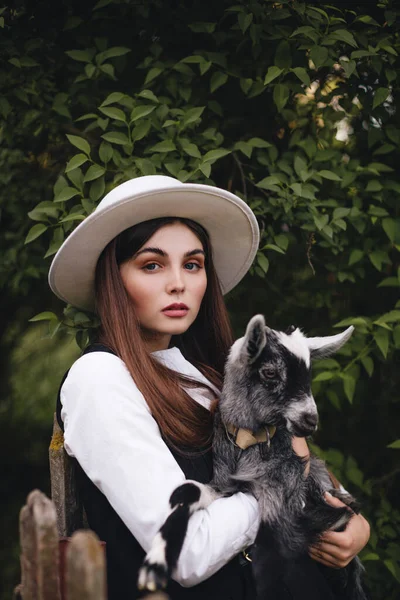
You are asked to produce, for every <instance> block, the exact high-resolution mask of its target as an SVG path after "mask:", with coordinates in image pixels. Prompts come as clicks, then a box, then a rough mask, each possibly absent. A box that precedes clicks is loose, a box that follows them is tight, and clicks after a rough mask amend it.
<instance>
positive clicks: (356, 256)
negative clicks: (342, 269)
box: [349, 249, 364, 266]
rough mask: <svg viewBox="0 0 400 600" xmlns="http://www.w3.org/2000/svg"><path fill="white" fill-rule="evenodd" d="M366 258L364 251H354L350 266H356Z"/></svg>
mask: <svg viewBox="0 0 400 600" xmlns="http://www.w3.org/2000/svg"><path fill="white" fill-rule="evenodd" d="M363 256H364V252H363V251H362V250H358V249H355V250H352V251H351V253H350V257H349V266H351V265H354V264H355V263H357V262H358V261H359V260H361V259H362V257H363Z"/></svg>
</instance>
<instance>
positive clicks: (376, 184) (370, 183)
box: [365, 179, 387, 216]
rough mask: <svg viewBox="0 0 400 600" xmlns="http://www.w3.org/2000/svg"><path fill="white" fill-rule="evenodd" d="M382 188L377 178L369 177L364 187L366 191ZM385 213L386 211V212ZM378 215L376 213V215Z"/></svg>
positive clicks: (375, 190)
mask: <svg viewBox="0 0 400 600" xmlns="http://www.w3.org/2000/svg"><path fill="white" fill-rule="evenodd" d="M382 189H383V186H382V184H381V182H380V181H378V179H371V180H370V181H368V183H367V187H366V188H365V191H366V192H380V191H381V190H382ZM386 214H387V213H386ZM376 216H378V215H376Z"/></svg>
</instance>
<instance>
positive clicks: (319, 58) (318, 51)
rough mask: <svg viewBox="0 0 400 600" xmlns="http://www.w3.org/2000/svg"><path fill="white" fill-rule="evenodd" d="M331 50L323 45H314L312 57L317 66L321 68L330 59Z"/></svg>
mask: <svg viewBox="0 0 400 600" xmlns="http://www.w3.org/2000/svg"><path fill="white" fill-rule="evenodd" d="M328 57H329V52H328V50H327V48H324V47H323V46H313V47H312V48H311V50H310V58H311V60H312V61H313V63H314V65H315V68H316V69H320V68H321V67H323V66H324V65H325V63H326V61H327V60H328Z"/></svg>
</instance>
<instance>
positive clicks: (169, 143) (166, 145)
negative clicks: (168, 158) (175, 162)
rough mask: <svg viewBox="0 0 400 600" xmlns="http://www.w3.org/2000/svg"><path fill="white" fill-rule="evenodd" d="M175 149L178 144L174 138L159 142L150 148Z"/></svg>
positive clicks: (151, 150)
mask: <svg viewBox="0 0 400 600" xmlns="http://www.w3.org/2000/svg"><path fill="white" fill-rule="evenodd" d="M174 150H176V146H175V144H174V142H173V141H172V140H164V141H163V142H158V144H155V145H154V146H152V147H151V148H150V152H173V151H174Z"/></svg>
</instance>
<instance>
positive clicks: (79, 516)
mask: <svg viewBox="0 0 400 600" xmlns="http://www.w3.org/2000/svg"><path fill="white" fill-rule="evenodd" d="M49 461H50V480H51V498H52V500H53V502H54V504H55V507H56V512H57V529H58V534H59V535H60V536H62V537H69V536H71V535H72V533H73V532H74V531H76V530H77V529H82V527H83V526H84V523H83V509H82V503H81V501H80V499H79V494H78V489H77V482H76V469H75V462H74V461H73V460H72V459H71V458H70V457H69V456H68V454H67V453H66V452H65V450H64V436H63V432H62V431H61V429H60V427H59V425H58V423H57V419H56V416H55V415H54V424H53V436H52V438H51V443H50V447H49Z"/></svg>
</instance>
